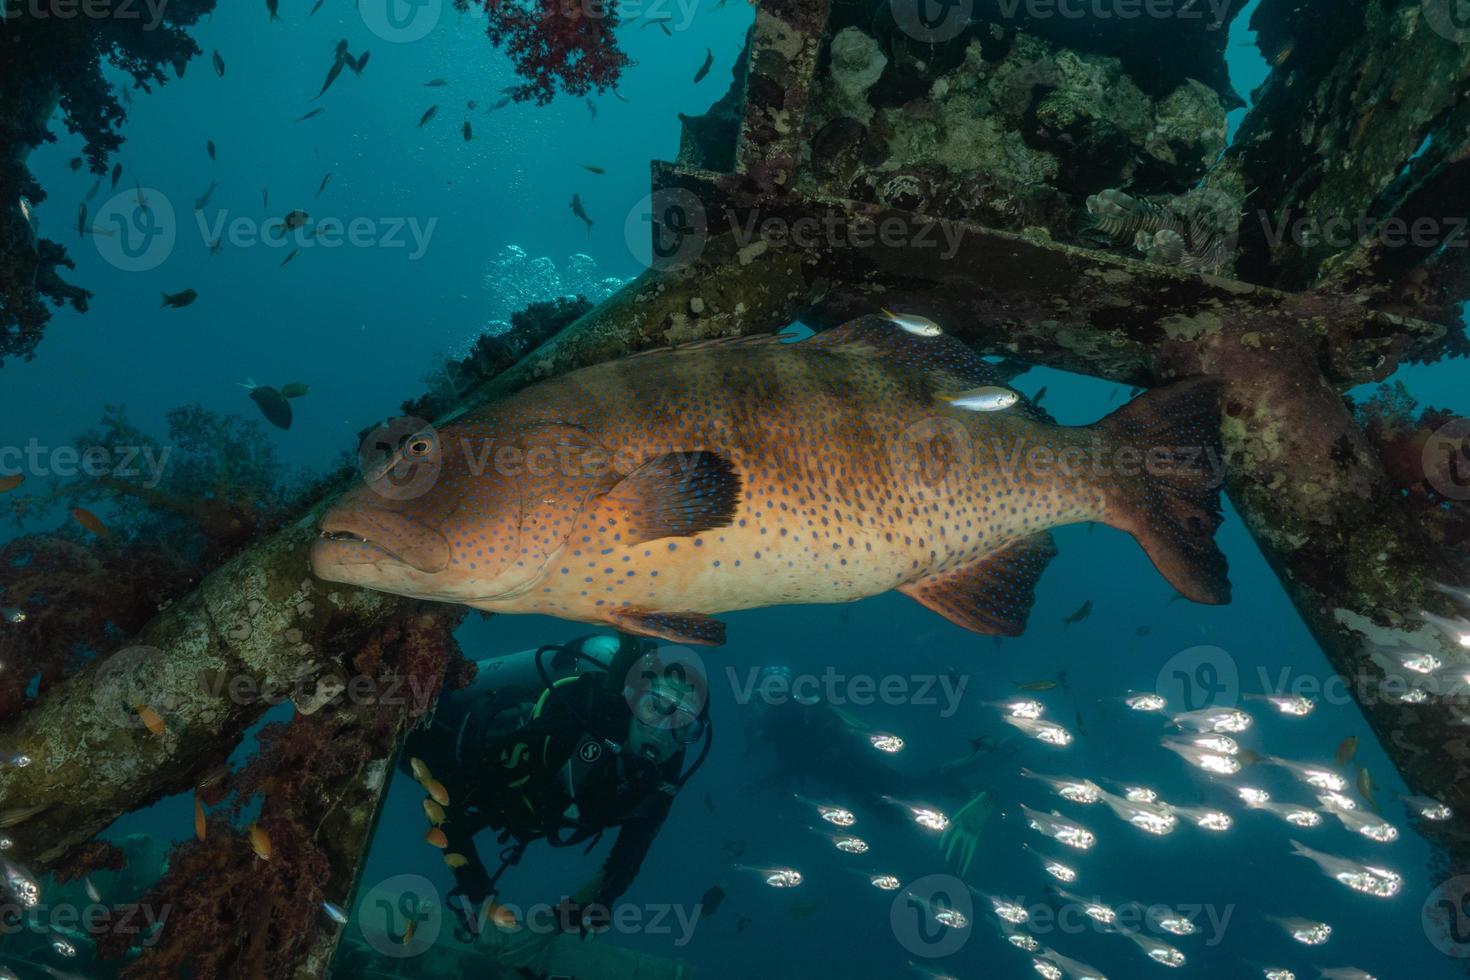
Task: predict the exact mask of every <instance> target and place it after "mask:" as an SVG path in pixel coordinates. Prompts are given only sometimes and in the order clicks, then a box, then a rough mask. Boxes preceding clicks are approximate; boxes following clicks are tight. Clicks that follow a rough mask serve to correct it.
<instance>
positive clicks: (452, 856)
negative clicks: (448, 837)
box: [444, 852, 470, 868]
mask: <svg viewBox="0 0 1470 980" xmlns="http://www.w3.org/2000/svg"><path fill="white" fill-rule="evenodd" d="M444 863H445V864H447V865H449V866H450V867H451V868H462V867H464V866H465V865H467V864H469V863H470V859H469V858H467V857H465V856H464V855H463V854H456V853H453V852H451V853H449V854H446V855H444Z"/></svg>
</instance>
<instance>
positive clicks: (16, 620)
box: [0, 606, 26, 758]
mask: <svg viewBox="0 0 1470 980" xmlns="http://www.w3.org/2000/svg"><path fill="white" fill-rule="evenodd" d="M0 619H3V620H5V621H6V622H7V623H10V624H11V625H12V626H19V625H20V624H21V623H24V622H25V621H26V612H25V610H24V609H19V608H17V607H15V606H6V607H5V608H3V609H0ZM22 758H24V757H22Z"/></svg>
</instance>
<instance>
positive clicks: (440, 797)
mask: <svg viewBox="0 0 1470 980" xmlns="http://www.w3.org/2000/svg"><path fill="white" fill-rule="evenodd" d="M424 791H425V792H427V793H428V794H429V798H430V799H431V800H433V801H434V802H435V803H438V804H439V805H440V806H448V805H449V790H447V789H445V788H444V784H443V783H441V782H439V780H437V779H429V780H426V781H425V782H424Z"/></svg>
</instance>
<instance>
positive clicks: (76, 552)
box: [0, 534, 192, 718]
mask: <svg viewBox="0 0 1470 980" xmlns="http://www.w3.org/2000/svg"><path fill="white" fill-rule="evenodd" d="M191 573H192V569H190V568H189V567H187V566H184V565H180V564H178V563H176V562H174V561H172V560H170V559H169V558H167V557H165V556H163V555H161V554H159V553H157V552H154V551H150V550H143V549H134V548H127V547H123V546H121V545H119V544H117V543H115V542H109V541H101V542H97V543H95V544H87V543H81V542H79V541H75V540H70V539H68V538H64V537H60V536H58V535H41V534H35V535H27V536H25V537H21V538H16V539H15V540H13V541H11V542H9V543H8V544H6V545H5V547H4V548H0V605H3V606H5V607H7V608H10V607H13V608H15V609H19V610H21V611H22V612H23V613H24V614H25V620H24V621H23V622H20V623H14V624H9V623H7V624H6V626H7V628H6V629H3V630H0V663H3V664H4V670H0V718H9V717H11V716H13V715H16V714H18V713H20V712H21V711H22V710H24V709H25V708H26V707H27V706H28V705H30V704H31V703H33V702H34V700H35V698H37V697H39V695H40V694H42V693H44V692H45V691H46V690H47V689H48V688H49V687H51V686H52V685H53V684H55V683H57V682H59V681H61V680H63V679H64V678H66V677H68V676H70V675H71V674H72V673H74V672H75V671H76V670H77V669H78V668H79V667H80V666H81V664H82V663H84V662H85V661H86V660H87V659H89V658H90V657H92V656H94V655H96V654H97V653H99V652H102V651H110V650H111V649H113V648H114V647H116V646H118V645H120V644H121V643H122V642H123V641H124V640H125V639H126V638H127V637H129V636H131V635H133V634H134V633H136V632H137V631H138V630H139V629H141V628H142V627H143V625H144V624H145V623H146V622H147V621H148V620H149V619H150V618H152V616H153V615H154V614H155V613H156V612H157V611H158V607H159V605H160V604H161V603H163V602H165V601H167V600H168V599H169V598H170V597H172V596H175V595H178V594H179V593H180V592H181V591H183V590H184V589H185V588H186V587H187V585H188V582H189V579H190V577H191Z"/></svg>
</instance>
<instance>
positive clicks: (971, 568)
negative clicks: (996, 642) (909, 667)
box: [898, 531, 1057, 636]
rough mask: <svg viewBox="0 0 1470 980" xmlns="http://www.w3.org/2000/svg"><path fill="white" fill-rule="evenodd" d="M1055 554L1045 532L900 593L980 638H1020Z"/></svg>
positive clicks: (902, 586)
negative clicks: (991, 635)
mask: <svg viewBox="0 0 1470 980" xmlns="http://www.w3.org/2000/svg"><path fill="white" fill-rule="evenodd" d="M1056 553H1057V546H1056V544H1055V543H1054V542H1053V541H1052V539H1051V535H1050V534H1048V533H1046V532H1045V531H1041V532H1039V533H1037V534H1033V535H1031V536H1030V537H1025V538H1022V539H1021V540H1019V541H1017V542H1015V543H1013V544H1011V545H1010V546H1008V547H1006V548H1002V549H1001V550H1000V551H997V552H995V553H994V554H990V555H986V556H985V557H984V558H981V559H980V560H979V561H977V562H975V563H974V564H972V565H966V566H965V567H963V568H957V569H955V570H954V571H952V572H944V573H942V574H940V575H932V576H930V577H929V578H924V579H920V580H919V581H917V582H914V583H912V584H910V585H901V586H899V588H898V591H900V592H902V593H903V594H904V595H906V596H908V597H909V598H911V599H914V600H916V601H918V602H919V603H921V604H922V605H925V606H928V607H929V608H930V609H932V610H934V611H935V612H937V613H939V615H941V616H943V617H944V618H945V619H947V620H949V621H950V622H951V623H954V624H955V625H956V626H963V627H964V628H965V629H967V630H974V631H975V632H976V633H998V634H1000V635H1003V636H1020V635H1021V633H1022V631H1024V630H1025V628H1026V616H1027V614H1029V613H1030V612H1031V604H1032V603H1034V602H1035V601H1036V582H1037V580H1038V579H1040V578H1041V573H1042V572H1044V571H1046V564H1047V562H1049V561H1051V559H1052V557H1053V556H1054V555H1055V554H1056Z"/></svg>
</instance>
